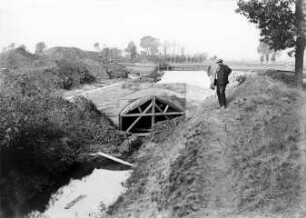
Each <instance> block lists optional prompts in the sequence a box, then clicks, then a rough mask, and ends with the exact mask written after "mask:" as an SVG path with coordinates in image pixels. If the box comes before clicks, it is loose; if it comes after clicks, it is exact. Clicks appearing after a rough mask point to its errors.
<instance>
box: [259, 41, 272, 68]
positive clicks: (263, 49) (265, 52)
mask: <svg viewBox="0 0 306 218" xmlns="http://www.w3.org/2000/svg"><path fill="white" fill-rule="evenodd" d="M257 53H258V54H259V55H260V61H261V63H263V62H264V60H265V59H266V63H268V62H269V59H270V54H271V53H273V51H272V50H271V49H270V47H269V45H268V44H267V43H264V42H260V43H259V46H258V48H257Z"/></svg>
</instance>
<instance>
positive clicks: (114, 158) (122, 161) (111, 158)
mask: <svg viewBox="0 0 306 218" xmlns="http://www.w3.org/2000/svg"><path fill="white" fill-rule="evenodd" d="M89 155H90V156H102V157H106V158H108V159H110V160H113V161H115V162H117V163H120V164H123V165H127V166H130V167H134V165H133V164H131V163H129V162H126V161H124V160H121V159H119V158H117V157H114V156H112V155H109V154H105V153H103V152H97V153H92V154H89Z"/></svg>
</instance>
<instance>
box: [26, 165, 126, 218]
mask: <svg viewBox="0 0 306 218" xmlns="http://www.w3.org/2000/svg"><path fill="white" fill-rule="evenodd" d="M130 174H131V170H124V171H113V170H105V169H94V170H93V172H92V173H91V174H90V175H88V176H86V177H84V178H82V179H74V180H71V181H70V182H69V183H68V184H67V185H65V186H63V187H62V188H60V189H59V190H58V191H57V192H56V193H55V194H53V195H52V197H51V199H50V201H49V204H48V206H47V209H46V210H45V211H44V212H43V213H39V212H37V211H33V212H31V213H30V214H29V215H28V217H43V218H87V217H98V216H99V215H100V214H101V213H103V211H105V209H107V207H108V206H109V205H111V204H112V203H114V202H115V201H116V200H117V199H118V197H119V196H120V195H121V194H122V193H123V192H124V191H125V187H124V182H125V181H126V180H127V179H128V177H129V176H130Z"/></svg>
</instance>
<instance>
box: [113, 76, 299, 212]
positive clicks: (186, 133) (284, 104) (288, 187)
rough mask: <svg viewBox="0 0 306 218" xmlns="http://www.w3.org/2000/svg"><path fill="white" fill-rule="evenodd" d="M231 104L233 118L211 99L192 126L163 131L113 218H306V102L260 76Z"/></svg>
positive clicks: (234, 93) (146, 149) (144, 152)
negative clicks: (305, 113) (305, 210)
mask: <svg viewBox="0 0 306 218" xmlns="http://www.w3.org/2000/svg"><path fill="white" fill-rule="evenodd" d="M229 100H230V101H231V102H230V107H229V108H228V109H226V110H220V111H217V110H211V108H212V105H215V102H214V101H215V100H214V99H210V100H208V101H206V102H205V103H204V104H203V105H202V107H201V108H198V110H197V111H196V112H195V114H194V116H192V117H191V118H190V119H188V120H186V121H184V122H177V121H174V122H171V123H168V124H162V125H163V126H159V127H158V128H157V130H156V132H155V133H154V134H153V135H152V137H151V140H148V141H147V142H146V143H145V145H144V146H143V147H142V148H141V150H140V152H139V155H138V160H137V162H138V167H137V168H136V169H135V171H134V174H133V175H132V177H131V179H130V180H129V181H128V184H127V185H128V187H129V191H128V192H127V193H126V194H125V195H124V196H122V197H121V198H120V199H119V200H118V202H117V203H116V204H115V205H114V206H113V207H112V208H111V209H110V210H109V214H110V215H109V216H110V217H203V216H206V217H229V216H232V217H237V216H238V214H240V216H241V217H246V216H248V217H262V216H263V215H266V216H268V217H274V216H276V214H282V216H283V217H286V216H288V214H290V215H289V216H291V215H292V213H295V214H297V213H300V212H299V211H302V210H301V209H300V210H299V208H300V206H301V199H303V197H304V194H303V193H304V187H305V178H304V177H305V176H303V175H304V174H305V170H304V168H303V165H302V163H303V162H305V158H304V153H303V152H302V150H304V149H303V148H302V147H303V145H304V144H305V141H301V140H302V138H301V136H302V134H301V132H300V130H302V128H301V126H303V125H302V122H299V121H301V120H302V119H301V111H302V110H301V108H302V107H303V104H304V103H305V96H302V93H301V92H298V91H296V90H294V89H291V88H289V87H287V86H286V85H285V84H283V83H280V82H276V81H273V80H271V79H269V78H267V77H265V76H259V77H256V78H252V79H248V80H247V81H246V82H245V83H243V84H242V85H241V86H240V87H239V89H238V90H235V89H232V90H229ZM175 126H177V127H176V128H174V129H173V128H171V127H175ZM165 128H168V129H166V130H164V129H165ZM304 135H305V132H304ZM301 171H303V173H301ZM301 213H302V212H301ZM301 215H302V216H303V214H301ZM304 215H305V214H304Z"/></svg>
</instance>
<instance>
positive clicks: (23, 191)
mask: <svg viewBox="0 0 306 218" xmlns="http://www.w3.org/2000/svg"><path fill="white" fill-rule="evenodd" d="M18 79H19V78H17V79H16V80H12V83H3V84H1V86H0V161H1V163H0V166H1V169H0V193H1V194H0V216H3V217H15V216H20V214H19V213H21V214H22V213H26V212H28V211H29V210H31V209H38V210H42V209H44V208H43V207H44V206H45V205H46V204H47V203H48V201H49V197H50V195H51V194H52V192H54V191H55V190H57V188H58V187H60V186H61V185H63V184H61V183H60V182H63V181H65V179H64V178H66V177H67V179H69V176H70V172H71V171H72V170H73V169H74V167H75V166H77V165H78V164H80V163H83V162H86V163H87V162H88V159H87V158H86V155H84V154H86V153H89V152H92V150H91V145H96V147H97V145H98V147H99V150H100V151H103V152H106V153H109V154H114V153H116V154H120V153H122V152H124V149H123V151H122V149H121V148H120V146H119V145H120V144H121V143H122V142H123V141H124V137H123V136H122V135H120V134H119V132H118V131H117V130H116V129H115V127H114V126H113V125H112V123H111V121H110V120H109V118H107V117H106V116H105V115H104V114H103V113H101V112H100V111H98V110H97V109H96V107H95V106H94V104H93V103H92V102H90V101H88V100H86V99H84V98H78V99H75V101H74V103H71V102H68V101H67V100H64V99H63V98H61V97H56V96H53V94H52V92H49V91H48V90H46V89H45V87H42V86H41V83H38V84H36V83H31V82H32V81H28V80H26V81H20V80H18ZM95 149H96V148H95ZM127 149H128V148H127Z"/></svg>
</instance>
